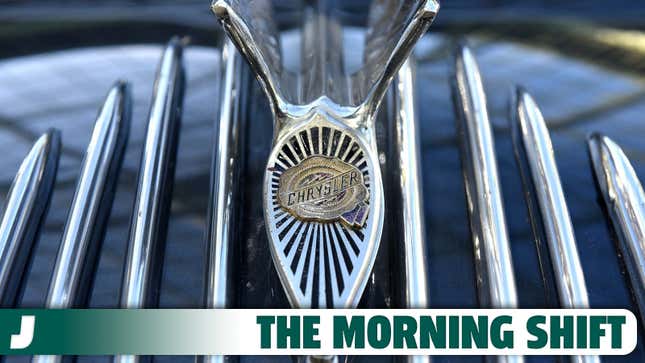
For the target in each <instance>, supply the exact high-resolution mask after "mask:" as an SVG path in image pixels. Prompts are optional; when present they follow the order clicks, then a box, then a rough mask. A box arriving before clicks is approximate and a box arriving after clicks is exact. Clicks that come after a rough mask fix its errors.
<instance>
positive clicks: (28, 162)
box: [0, 130, 61, 308]
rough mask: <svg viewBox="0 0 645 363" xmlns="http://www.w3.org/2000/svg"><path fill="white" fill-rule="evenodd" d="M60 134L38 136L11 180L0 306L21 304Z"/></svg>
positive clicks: (0, 243)
mask: <svg viewBox="0 0 645 363" xmlns="http://www.w3.org/2000/svg"><path fill="white" fill-rule="evenodd" d="M60 143H61V141H60V133H59V132H58V131H57V130H50V131H48V132H47V133H45V134H44V135H42V136H40V138H38V140H37V141H36V143H35V144H34V145H33V147H32V148H31V151H29V154H27V156H26V157H25V159H24V160H23V162H22V164H21V165H20V169H18V173H17V174H16V177H15V178H14V180H13V184H12V185H11V189H10V190H9V194H8V196H7V203H6V204H5V209H4V214H3V215H2V221H1V222H0V307H2V308H15V307H17V306H18V304H19V303H20V299H21V295H22V291H23V290H24V284H25V276H26V274H27V272H28V270H29V267H30V264H31V258H32V254H33V250H34V248H35V246H36V242H37V240H38V237H39V233H40V231H39V230H40V226H41V225H42V221H43V219H44V218H45V215H46V211H47V208H48V205H49V202H50V199H51V194H52V189H53V187H54V182H55V180H56V170H57V168H58V159H59V157H60V155H59V153H60Z"/></svg>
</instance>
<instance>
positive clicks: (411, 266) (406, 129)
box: [394, 56, 430, 363]
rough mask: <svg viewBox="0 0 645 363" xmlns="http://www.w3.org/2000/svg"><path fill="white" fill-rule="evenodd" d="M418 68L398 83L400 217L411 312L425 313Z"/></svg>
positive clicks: (404, 69)
mask: <svg viewBox="0 0 645 363" xmlns="http://www.w3.org/2000/svg"><path fill="white" fill-rule="evenodd" d="M415 66H416V64H415V61H414V58H413V57H412V56H411V57H410V58H409V59H408V60H407V61H406V62H405V63H403V65H402V66H401V69H399V72H398V74H397V79H396V81H395V83H394V86H395V90H396V92H395V105H396V115H397V123H396V135H395V140H396V152H397V155H396V158H397V160H396V161H397V164H398V165H399V168H400V173H399V187H400V188H401V196H402V200H401V206H402V212H403V213H402V215H401V216H400V217H401V221H402V224H403V228H402V232H403V254H404V268H405V273H404V276H405V285H404V296H405V302H406V307H407V308H417V309H421V308H427V307H428V281H427V268H426V251H425V245H426V238H425V221H424V217H423V194H422V193H421V185H423V182H422V180H421V167H420V165H419V145H418V141H419V140H418V134H417V133H418V124H417V123H418V121H417V113H416V105H415V103H416V101H415V96H414V82H415V81H414V77H415ZM406 359H407V362H410V363H412V362H414V363H427V362H430V357H428V356H408V357H406Z"/></svg>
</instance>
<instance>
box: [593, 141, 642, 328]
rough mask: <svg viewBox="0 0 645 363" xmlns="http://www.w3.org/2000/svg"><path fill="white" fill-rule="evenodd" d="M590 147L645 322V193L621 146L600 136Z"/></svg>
mask: <svg viewBox="0 0 645 363" xmlns="http://www.w3.org/2000/svg"><path fill="white" fill-rule="evenodd" d="M588 143H589V153H590V155H591V160H592V163H593V167H594V171H595V174H596V180H597V181H598V185H599V187H600V192H601V194H602V196H603V199H604V200H605V205H606V206H607V211H608V212H609V216H610V218H611V221H612V224H613V226H614V230H615V231H616V233H617V234H618V239H619V246H620V248H621V250H622V254H623V256H625V265H626V266H627V269H628V272H629V276H630V279H631V283H632V289H633V290H634V292H635V293H634V295H635V296H636V299H637V303H638V306H639V309H640V311H641V318H642V319H643V320H645V318H644V317H643V316H645V192H643V187H642V186H641V183H640V181H639V180H638V176H637V175H636V172H635V171H634V168H633V167H632V165H631V164H630V162H629V159H627V156H625V153H624V152H623V150H622V149H621V148H620V146H618V145H617V144H616V143H614V142H613V141H612V140H611V139H610V138H608V137H606V136H603V135H599V134H594V135H592V136H591V137H590V138H589V140H588Z"/></svg>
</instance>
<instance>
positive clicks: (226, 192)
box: [196, 41, 242, 363]
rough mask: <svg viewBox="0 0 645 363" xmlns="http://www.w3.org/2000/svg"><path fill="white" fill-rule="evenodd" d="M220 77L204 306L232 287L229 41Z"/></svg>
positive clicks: (235, 118)
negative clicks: (217, 133) (230, 281)
mask: <svg viewBox="0 0 645 363" xmlns="http://www.w3.org/2000/svg"><path fill="white" fill-rule="evenodd" d="M221 62H222V78H221V82H222V83H221V87H220V110H219V124H218V126H219V127H216V129H219V131H218V132H219V135H218V138H217V140H218V142H217V143H216V144H215V149H214V153H213V169H212V172H211V175H212V176H211V179H212V180H211V191H210V205H209V209H208V227H207V228H208V229H207V232H206V233H207V235H206V243H207V249H208V252H207V258H208V260H207V262H206V265H207V267H206V271H207V276H206V289H205V290H206V296H205V305H206V307H207V308H211V309H212V308H226V307H231V303H232V301H231V299H232V296H231V294H232V293H233V291H232V290H233V287H232V286H231V285H230V284H229V280H230V279H231V278H232V275H231V272H230V270H231V267H232V264H231V262H232V261H231V259H232V257H233V245H232V243H233V238H234V235H233V234H234V233H235V231H234V229H233V227H234V225H235V221H234V218H235V213H236V210H237V206H236V205H235V200H236V199H235V196H236V195H237V184H238V183H236V180H237V178H238V176H239V164H238V163H239V161H238V155H239V150H238V146H239V137H240V130H239V108H240V100H239V96H240V87H241V84H240V83H241V79H240V76H241V70H240V67H241V65H242V64H241V58H240V56H239V54H238V53H237V50H236V49H235V46H234V45H233V43H232V42H230V41H227V42H226V44H225V45H224V47H223V49H222V58H221ZM230 358H232V357H225V356H208V357H197V360H196V361H197V362H209V363H223V362H227V361H230V360H232V359H230Z"/></svg>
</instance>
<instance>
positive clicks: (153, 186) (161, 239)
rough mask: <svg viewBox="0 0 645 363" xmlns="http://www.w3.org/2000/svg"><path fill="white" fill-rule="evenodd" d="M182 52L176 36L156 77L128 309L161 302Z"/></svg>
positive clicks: (126, 293)
mask: <svg viewBox="0 0 645 363" xmlns="http://www.w3.org/2000/svg"><path fill="white" fill-rule="evenodd" d="M182 53H183V44H182V41H181V40H180V39H178V38H173V39H172V40H171V41H170V42H169V43H168V46H167V47H166V49H165V50H164V53H163V57H162V59H161V63H160V66H159V70H158V72H157V78H156V80H155V90H154V94H153V97H152V105H151V108H150V116H149V121H148V129H147V131H146V138H145V145H144V150H143V154H142V157H141V166H140V169H139V180H138V182H137V195H136V198H135V203H134V210H133V213H132V222H131V226H130V239H129V240H130V242H129V245H128V252H127V256H126V261H125V270H124V276H123V285H122V288H121V307H123V308H146V307H155V306H157V304H158V297H159V296H158V293H159V291H158V290H159V284H160V278H161V265H162V263H163V256H164V249H165V240H166V232H167V227H168V215H169V213H170V201H171V194H172V184H173V177H174V167H175V159H176V150H177V142H178V136H179V126H180V116H181V105H182V100H183V93H184V89H183V88H184V68H183V61H182ZM138 361H139V357H136V356H117V357H115V362H121V363H125V362H138Z"/></svg>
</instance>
